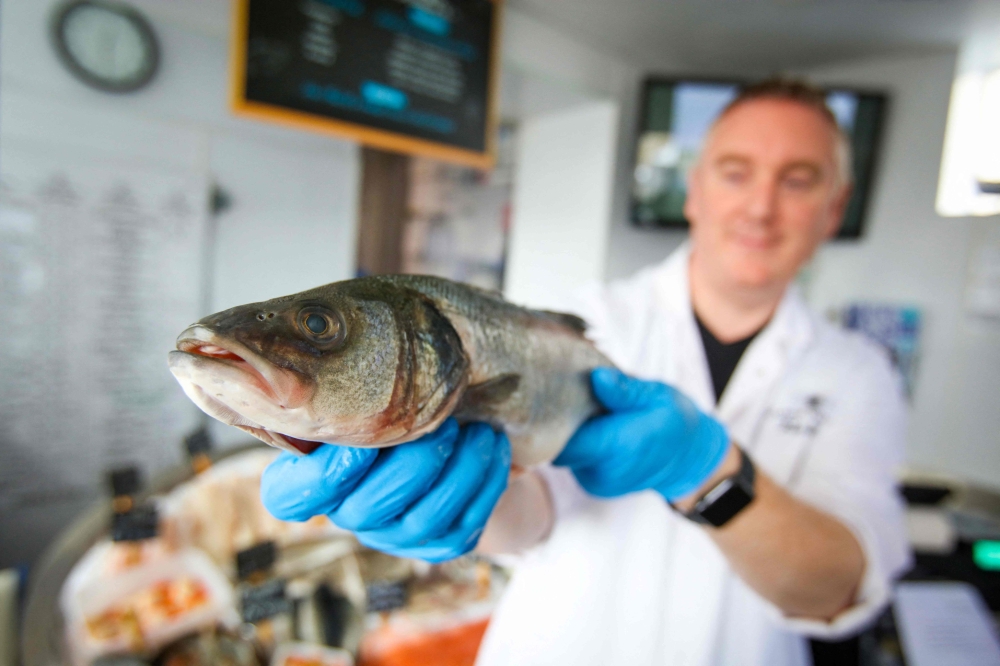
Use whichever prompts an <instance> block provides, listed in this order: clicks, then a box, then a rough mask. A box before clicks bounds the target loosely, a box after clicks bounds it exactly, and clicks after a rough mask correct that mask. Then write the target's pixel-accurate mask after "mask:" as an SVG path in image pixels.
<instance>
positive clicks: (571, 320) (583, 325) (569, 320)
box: [539, 310, 587, 335]
mask: <svg viewBox="0 0 1000 666" xmlns="http://www.w3.org/2000/svg"><path fill="white" fill-rule="evenodd" d="M539 312H541V313H542V314H544V315H546V316H548V317H549V318H550V319H555V320H556V321H558V322H559V323H560V324H562V325H563V326H566V327H569V328H571V329H573V330H574V331H576V332H577V333H579V334H580V335H583V334H584V333H586V332H587V322H585V321H584V320H583V319H581V318H580V317H577V316H576V315H573V314H569V313H567V312H553V311H552V310H540V311H539Z"/></svg>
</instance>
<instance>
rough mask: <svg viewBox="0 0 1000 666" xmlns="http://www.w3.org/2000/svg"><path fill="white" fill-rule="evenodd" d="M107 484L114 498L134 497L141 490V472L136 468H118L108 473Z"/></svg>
mask: <svg viewBox="0 0 1000 666" xmlns="http://www.w3.org/2000/svg"><path fill="white" fill-rule="evenodd" d="M108 484H109V485H110V486H111V494H112V495H114V496H115V497H123V496H125V495H135V494H136V493H138V492H139V491H140V490H142V472H140V471H139V468H138V467H120V468H118V469H113V470H111V471H110V472H109V473H108Z"/></svg>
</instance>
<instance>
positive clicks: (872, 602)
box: [477, 247, 910, 666]
mask: <svg viewBox="0 0 1000 666" xmlns="http://www.w3.org/2000/svg"><path fill="white" fill-rule="evenodd" d="M688 258H689V250H688V248H687V247H683V248H681V249H680V250H678V251H677V252H675V253H674V254H673V255H671V256H670V257H668V258H667V260H666V261H665V262H663V263H662V264H660V265H659V266H656V267H653V268H651V269H647V270H645V271H642V272H640V273H639V274H637V275H636V276H634V277H632V278H630V279H628V280H625V281H622V282H618V283H614V284H612V285H610V286H607V287H602V288H595V289H594V290H592V291H591V292H589V293H588V294H587V296H586V297H585V298H583V299H582V305H581V307H579V308H577V311H578V314H581V315H582V316H584V318H585V319H586V320H587V321H588V323H589V324H590V326H591V328H590V335H591V336H592V338H593V339H594V341H595V342H596V343H597V345H598V347H599V348H600V349H601V350H602V351H603V352H604V353H605V354H607V355H608V356H609V357H610V358H611V359H612V360H613V361H614V362H615V363H616V364H617V365H618V366H619V367H620V368H621V369H622V370H624V371H625V372H627V373H630V374H632V375H635V376H638V377H642V378H646V379H656V380H660V381H663V382H667V383H669V384H672V385H674V386H676V387H678V388H679V389H680V390H682V391H683V392H685V393H686V394H687V395H688V396H690V397H691V398H692V399H693V400H694V401H695V402H696V403H697V404H698V406H699V407H700V408H701V409H703V410H704V411H706V412H709V413H711V414H714V415H715V416H716V417H717V418H718V419H719V420H721V421H722V422H723V423H724V424H725V425H726V427H727V428H728V430H729V433H730V435H731V437H732V438H733V440H734V441H736V442H737V443H739V444H740V445H742V446H743V447H744V448H745V450H747V451H748V452H749V454H750V456H751V457H752V459H753V460H754V462H755V463H756V465H757V467H758V469H760V470H763V471H764V472H766V473H767V474H768V475H769V476H770V477H771V478H772V479H774V480H775V481H776V482H777V483H779V484H781V485H782V486H784V487H785V488H786V489H788V490H789V491H790V492H791V493H793V494H794V495H795V496H796V497H798V498H799V499H801V500H803V501H805V502H809V503H810V504H813V505H814V506H816V507H818V508H820V509H821V510H823V511H825V512H827V513H829V514H831V515H833V516H835V517H837V518H838V519H840V520H841V521H842V522H843V523H844V524H845V525H846V526H847V527H848V528H849V529H850V530H851V531H852V532H853V533H854V534H855V536H856V537H857V538H858V541H859V542H860V544H861V546H862V549H863V551H864V555H865V563H866V564H865V573H864V579H863V582H862V585H861V587H860V590H859V592H858V595H857V598H856V600H855V603H854V605H853V606H852V607H850V608H849V609H847V610H845V611H844V612H843V613H841V614H840V615H839V616H838V617H836V618H834V620H833V621H832V622H829V623H826V622H820V621H810V620H803V619H792V618H787V617H784V616H783V615H782V613H781V612H780V611H779V610H778V609H777V608H776V607H775V606H773V605H772V604H770V603H769V602H767V601H766V600H764V599H763V598H762V597H760V596H759V595H758V594H756V593H755V592H754V591H753V590H751V589H750V588H749V587H748V586H747V585H746V584H744V583H743V581H742V580H740V578H739V577H737V576H736V574H735V573H734V572H733V570H732V569H731V568H730V566H729V564H728V563H727V561H726V559H725V558H724V557H723V555H722V554H721V552H720V551H719V549H718V548H717V547H716V546H715V544H714V543H713V542H712V541H711V539H710V538H709V537H708V535H707V533H706V532H705V530H704V528H701V527H699V526H697V525H695V524H693V523H691V522H689V521H688V520H687V519H685V518H683V517H681V516H678V515H677V514H675V513H674V512H673V511H672V510H671V509H670V508H669V507H668V506H667V504H666V502H664V501H663V499H662V498H661V497H660V496H659V495H657V494H656V493H654V492H652V491H649V492H642V493H636V494H633V495H628V496H625V497H621V498H618V499H614V500H599V499H597V498H593V497H590V496H588V495H587V494H586V493H584V491H583V490H582V489H581V488H580V486H579V485H577V483H576V481H575V480H574V479H573V477H572V475H571V474H570V473H569V472H568V471H566V470H565V469H561V468H552V467H547V468H541V471H542V475H543V477H544V478H545V480H546V482H547V483H548V485H549V489H550V492H551V495H552V498H553V503H554V505H555V510H556V523H555V526H554V527H553V530H552V533H551V535H550V536H549V538H548V539H547V540H546V542H545V543H543V544H541V545H539V546H537V547H535V548H534V549H532V550H531V551H530V552H528V553H526V554H525V555H524V556H523V557H522V558H521V559H520V561H519V563H518V564H517V567H516V570H515V573H514V577H513V579H512V581H511V583H510V586H509V587H508V589H507V591H506V592H505V595H504V598H503V599H502V600H501V602H500V605H499V607H498V608H497V610H496V612H495V614H494V616H493V620H492V622H491V624H490V627H489V630H488V631H487V634H486V637H485V639H484V641H483V645H482V648H481V650H480V653H479V658H478V661H477V664H478V666H515V665H516V666H528V665H532V664H567V665H570V664H571V665H573V666H587V665H590V664H593V665H595V666H596V665H598V664H600V665H607V664H623V665H624V664H628V665H629V666H643V665H646V664H649V665H653V664H657V665H660V664H662V665H669V666H708V665H712V664H733V665H736V664H739V665H740V666H758V665H759V666H765V665H766V666H785V665H789V666H792V665H799V664H802V665H807V664H809V663H810V662H811V660H810V657H809V652H808V644H807V641H806V637H808V636H814V637H826V638H836V637H841V636H844V635H846V634H850V633H853V632H854V631H857V630H859V629H860V628H862V627H863V626H864V625H865V624H866V623H867V622H869V621H870V620H872V619H873V618H874V616H875V615H876V614H877V613H878V612H879V610H880V609H881V608H882V607H884V605H885V604H886V603H887V601H888V599H889V594H890V589H891V581H892V578H893V577H894V576H896V575H898V574H899V573H900V572H901V571H902V570H903V569H904V568H905V567H906V566H907V564H908V562H909V557H910V556H909V550H908V547H907V541H906V534H905V529H904V524H903V506H902V503H901V501H900V499H899V497H898V495H897V493H896V490H895V480H894V472H895V471H896V468H897V467H898V466H899V465H900V464H901V461H902V450H903V437H904V428H905V411H906V410H905V403H904V400H903V398H902V395H901V392H900V387H899V383H898V381H897V378H896V375H895V374H894V372H893V371H892V368H891V366H890V364H889V361H888V359H887V358H886V355H885V354H884V353H883V352H882V350H881V349H879V348H877V347H876V346H875V345H874V344H871V343H869V342H868V341H866V340H865V339H863V338H861V337H860V336H859V335H856V334H852V333H847V332H845V331H842V330H840V329H837V328H835V327H833V326H832V325H830V324H828V323H826V322H825V321H823V320H821V319H820V318H819V317H817V316H815V315H814V314H813V313H811V312H810V311H809V310H808V309H807V308H806V306H805V304H804V303H803V301H802V299H801V298H800V296H799V295H798V294H797V292H796V290H795V289H794V288H791V289H789V290H788V293H787V294H786V295H785V297H784V299H783V300H782V302H781V304H780V306H779V307H778V309H777V311H776V312H775V315H774V317H773V318H772V320H771V322H770V323H769V324H768V325H767V326H766V327H765V328H764V330H763V331H761V333H760V334H759V335H758V336H757V337H756V338H755V339H754V341H753V342H752V343H751V344H750V346H749V348H748V349H747V351H746V353H745V355H744V357H743V358H742V359H741V361H740V363H739V365H738V366H737V368H736V371H735V372H734V374H733V377H732V378H731V380H730V383H729V385H728V387H727V388H726V391H725V393H724V394H723V396H722V400H721V403H720V404H719V405H718V407H716V405H715V404H714V403H715V398H714V393H713V390H712V384H711V378H710V375H709V371H708V366H707V362H706V360H705V353H704V348H703V346H702V343H701V338H700V337H699V333H698V330H697V327H696V323H695V321H694V316H693V314H692V310H691V302H690V292H689V288H688V278H687V266H688Z"/></svg>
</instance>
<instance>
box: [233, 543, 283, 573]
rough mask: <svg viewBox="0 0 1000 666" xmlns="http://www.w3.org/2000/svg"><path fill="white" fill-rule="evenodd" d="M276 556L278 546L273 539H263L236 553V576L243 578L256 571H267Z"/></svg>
mask: <svg viewBox="0 0 1000 666" xmlns="http://www.w3.org/2000/svg"><path fill="white" fill-rule="evenodd" d="M277 558H278V548H277V546H276V545H275V543H274V542H273V541H263V542H261V543H259V544H257V545H256V546H251V547H250V548H247V549H245V550H241V551H240V552H238V553H236V576H237V577H238V578H239V579H240V580H245V579H247V578H249V577H250V576H251V575H253V574H255V573H257V572H258V571H268V570H269V569H270V568H271V567H272V566H274V561H275V560H276V559H277Z"/></svg>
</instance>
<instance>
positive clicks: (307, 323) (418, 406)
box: [169, 275, 612, 467]
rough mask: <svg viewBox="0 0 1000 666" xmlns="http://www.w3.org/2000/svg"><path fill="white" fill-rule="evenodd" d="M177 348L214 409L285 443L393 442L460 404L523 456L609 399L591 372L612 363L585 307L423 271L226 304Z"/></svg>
mask: <svg viewBox="0 0 1000 666" xmlns="http://www.w3.org/2000/svg"><path fill="white" fill-rule="evenodd" d="M169 362H170V369H171V371H172V372H173V374H174V376H175V377H176V378H177V379H178V381H179V382H180V383H181V386H182V387H183V388H184V390H185V392H186V393H187V395H188V396H189V397H190V398H191V399H192V400H193V401H194V402H195V403H196V404H197V405H198V406H199V407H201V409H203V410H204V411H205V412H206V413H208V414H209V415H211V416H213V417H215V418H217V419H219V420H220V421H222V422H224V423H228V424H230V425H234V426H237V427H239V428H242V429H243V430H245V431H247V432H249V433H251V434H252V435H254V436H255V437H257V438H259V439H261V440H262V441H264V442H266V443H268V444H271V445H274V446H278V447H280V448H284V449H288V450H292V451H296V452H300V453H308V452H309V451H311V450H313V449H314V448H315V447H316V446H318V445H319V443H337V444H347V445H353V446H391V445H394V444H399V443H402V442H406V441H411V440H413V439H416V438H418V437H420V436H421V435H423V434H425V433H427V432H431V431H432V430H434V429H436V428H437V427H438V426H439V425H440V424H441V423H442V422H443V421H444V420H445V419H446V418H448V417H449V416H454V417H456V418H457V419H458V420H459V421H460V422H470V421H484V422H487V423H490V424H491V425H493V426H494V427H495V428H498V429H502V430H504V431H505V432H506V433H507V435H508V437H509V438H510V441H511V446H512V454H513V456H512V457H513V463H514V464H515V465H518V466H522V467H523V466H530V465H535V464H538V463H542V462H546V461H550V460H552V459H553V458H555V457H556V456H557V455H558V454H559V452H560V451H561V450H562V448H563V447H564V446H565V444H566V442H567V441H568V440H569V438H570V436H571V435H572V434H573V432H574V431H575V430H576V429H577V427H579V425H580V424H582V423H583V422H584V421H585V420H587V419H588V418H590V417H591V416H593V415H595V414H597V413H598V412H600V411H601V408H600V406H599V405H598V403H597V402H596V401H595V399H594V397H593V395H592V393H591V389H590V378H589V375H590V371H591V370H592V369H594V368H596V367H599V366H611V365H612V363H611V362H610V361H609V360H608V359H607V358H606V357H605V356H604V355H603V354H601V353H600V352H599V351H597V349H595V348H594V346H593V344H591V342H590V341H589V340H587V339H586V337H585V336H584V324H583V321H582V320H580V319H579V318H578V317H575V316H573V315H567V314H561V313H554V312H547V311H541V310H531V309H527V308H523V307H519V306H517V305H514V304H512V303H509V302H507V301H505V300H504V299H503V298H502V297H500V296H499V295H498V294H495V293H493V292H488V291H484V290H482V289H478V288H476V287H471V286H469V285H464V284H460V283H457V282H452V281H450V280H446V279H443V278H437V277H431V276H421V275H389V276H374V277H365V278H357V279H354V280H345V281H342V282H334V283H332V284H328V285H325V286H322V287H317V288H315V289H310V290H308V291H304V292H301V293H299V294H294V295H291V296H285V297H281V298H276V299H272V300H270V301H264V302H261V303H251V304H249V305H244V306H239V307H236V308H231V309H229V310H225V311H223V312H220V313H217V314H214V315H211V316H209V317H206V318H204V319H202V320H201V321H200V322H198V323H197V324H195V325H193V326H191V327H189V328H188V329H186V330H185V331H184V332H182V333H181V335H180V337H179V338H178V340H177V350H176V351H172V352H170V356H169Z"/></svg>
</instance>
